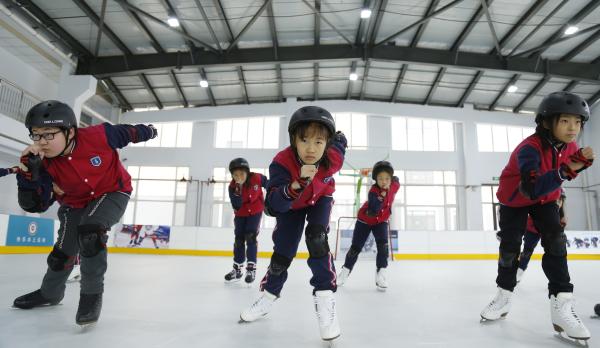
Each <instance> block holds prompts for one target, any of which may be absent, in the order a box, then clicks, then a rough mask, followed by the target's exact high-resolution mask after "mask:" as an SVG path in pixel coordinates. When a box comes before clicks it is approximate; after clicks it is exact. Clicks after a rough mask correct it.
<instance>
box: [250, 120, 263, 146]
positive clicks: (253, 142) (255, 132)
mask: <svg viewBox="0 0 600 348" xmlns="http://www.w3.org/2000/svg"><path fill="white" fill-rule="evenodd" d="M263 126H264V125H263V118H258V117H257V118H251V119H250V120H248V148H250V149H260V148H262V146H263V129H264V127H263Z"/></svg>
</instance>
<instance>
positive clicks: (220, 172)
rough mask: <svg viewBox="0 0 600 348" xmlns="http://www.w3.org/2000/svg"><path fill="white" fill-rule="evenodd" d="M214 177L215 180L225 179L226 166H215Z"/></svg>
mask: <svg viewBox="0 0 600 348" xmlns="http://www.w3.org/2000/svg"><path fill="white" fill-rule="evenodd" d="M213 178H214V179H215V180H225V168H219V167H217V168H213Z"/></svg>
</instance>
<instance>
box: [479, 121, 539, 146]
mask: <svg viewBox="0 0 600 348" xmlns="http://www.w3.org/2000/svg"><path fill="white" fill-rule="evenodd" d="M533 133H535V128H533V127H512V126H500V125H493V124H481V123H480V124H478V125H477V145H478V149H479V151H480V152H512V151H513V150H514V149H515V147H517V145H519V143H521V141H523V139H525V138H527V137H528V136H530V135H531V134H533Z"/></svg>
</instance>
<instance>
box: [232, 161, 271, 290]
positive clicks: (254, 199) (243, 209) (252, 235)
mask: <svg viewBox="0 0 600 348" xmlns="http://www.w3.org/2000/svg"><path fill="white" fill-rule="evenodd" d="M229 172H230V173H231V177H232V178H233V179H232V180H231V182H230V183H229V200H230V201H231V206H232V207H233V211H234V214H235V218H234V219H233V223H234V225H235V229H234V234H235V241H234V243H233V269H232V270H231V272H229V273H227V274H226V275H225V281H226V282H235V281H238V280H240V279H241V278H242V268H243V267H244V261H246V258H248V263H247V264H246V277H245V278H244V281H245V282H246V283H247V284H252V282H254V278H255V277H256V253H257V242H256V237H257V236H258V227H259V226H260V220H261V218H262V212H263V210H264V207H265V204H264V198H263V191H262V189H263V188H267V182H268V180H267V177H266V176H264V175H262V174H259V173H253V172H251V171H250V165H249V164H248V161H246V160H245V159H244V158H234V159H233V160H232V161H231V162H229ZM244 244H245V247H244ZM244 248H245V249H246V250H244Z"/></svg>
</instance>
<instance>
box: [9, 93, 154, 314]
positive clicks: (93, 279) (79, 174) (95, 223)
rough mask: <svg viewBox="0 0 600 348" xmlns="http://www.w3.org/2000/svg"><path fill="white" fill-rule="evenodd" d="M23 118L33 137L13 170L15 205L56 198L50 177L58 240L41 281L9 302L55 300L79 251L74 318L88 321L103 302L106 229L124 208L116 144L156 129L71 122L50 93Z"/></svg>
mask: <svg viewBox="0 0 600 348" xmlns="http://www.w3.org/2000/svg"><path fill="white" fill-rule="evenodd" d="M25 126H26V127H27V128H28V129H29V137H30V138H31V139H32V140H33V144H32V145H30V146H28V147H27V148H26V149H25V150H24V151H23V152H22V157H21V163H22V164H23V165H25V166H26V168H22V169H21V170H19V173H18V174H17V182H18V198H19V205H20V206H21V208H22V209H23V210H25V211H27V212H31V213H39V212H43V211H46V209H48V207H49V206H50V205H51V204H52V203H53V202H54V199H55V198H56V197H54V196H53V195H52V193H53V184H54V186H57V187H59V188H60V190H61V191H62V192H64V194H63V195H60V197H58V198H56V199H58V201H59V203H60V208H59V209H58V219H59V220H60V227H59V230H58V240H57V242H56V244H55V245H54V248H53V249H52V251H51V252H50V255H48V258H47V263H48V268H47V271H46V275H45V276H44V279H43V281H42V285H41V287H40V289H38V290H36V291H33V292H31V293H28V294H25V295H23V296H20V297H18V298H16V299H15V301H14V306H15V307H17V308H22V309H30V308H34V307H39V306H44V305H55V304H58V303H59V302H60V301H62V299H63V297H64V293H65V282H66V280H67V278H68V277H69V274H70V273H71V270H72V268H73V264H74V262H75V259H76V256H77V254H78V253H79V254H80V256H81V282H80V284H81V290H80V297H79V307H78V309H77V315H76V317H75V321H76V323H77V324H79V325H85V324H91V323H94V322H96V321H97V320H98V318H99V316H100V311H101V308H102V293H103V292H104V273H105V272H106V268H107V261H106V241H107V239H108V236H107V234H106V232H107V231H108V230H109V229H110V228H111V226H112V225H114V224H115V223H117V222H118V221H119V219H120V218H121V216H123V213H124V212H125V208H126V207H127V202H128V201H129V196H130V194H131V191H132V186H131V177H130V176H129V174H128V173H127V171H126V170H125V168H124V167H123V165H122V164H121V161H120V160H119V154H118V153H117V149H120V148H123V147H125V146H127V144H129V143H138V142H141V141H147V140H149V139H152V138H154V137H156V135H157V132H156V129H155V128H154V127H153V126H152V125H149V126H145V125H135V126H132V125H110V124H108V123H104V124H101V125H97V126H91V127H87V128H82V129H78V128H77V118H76V117H75V114H74V113H73V110H72V109H71V107H69V106H68V105H67V104H64V103H61V102H59V101H56V100H48V101H44V102H41V103H39V104H37V105H35V106H33V107H32V108H31V110H29V112H28V113H27V117H26V119H25Z"/></svg>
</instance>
